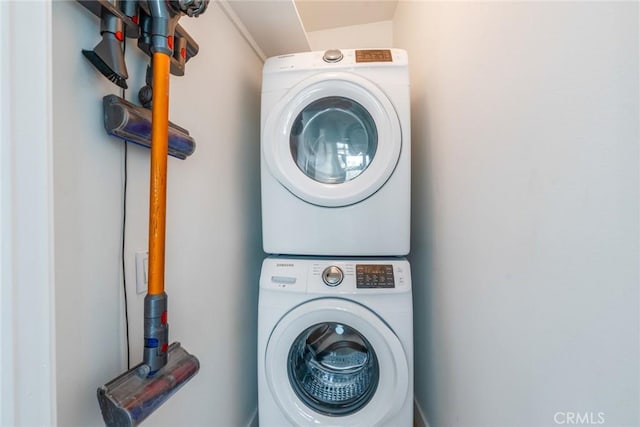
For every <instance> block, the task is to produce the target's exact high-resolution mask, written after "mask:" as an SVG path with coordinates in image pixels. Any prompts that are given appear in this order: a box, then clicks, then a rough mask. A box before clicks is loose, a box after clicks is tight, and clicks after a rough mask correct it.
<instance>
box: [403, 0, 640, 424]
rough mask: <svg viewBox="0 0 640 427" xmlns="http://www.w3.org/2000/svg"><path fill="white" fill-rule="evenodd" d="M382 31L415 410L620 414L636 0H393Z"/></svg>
mask: <svg viewBox="0 0 640 427" xmlns="http://www.w3.org/2000/svg"><path fill="white" fill-rule="evenodd" d="M394 37H395V39H394V42H395V45H396V47H401V48H406V49H408V50H409V58H410V63H411V77H412V85H413V86H412V109H413V110H412V120H413V129H412V130H413V147H414V151H413V171H414V176H413V221H412V227H413V229H412V231H413V240H412V253H411V257H410V259H411V261H412V265H413V279H414V283H415V287H414V290H415V313H416V319H415V322H416V324H415V331H416V337H415V339H416V347H415V349H416V350H415V360H416V390H415V393H416V397H417V399H418V402H419V404H420V405H421V406H422V408H423V409H424V410H425V412H426V415H427V418H428V421H429V423H430V425H431V427H441V426H491V427H497V426H511V427H512V426H536V427H540V426H552V425H555V424H556V423H562V422H566V421H567V418H566V414H564V413H566V412H578V413H580V416H581V417H584V414H585V413H587V414H588V415H589V416H591V419H590V420H591V422H596V423H598V422H599V421H600V418H599V417H598V416H599V413H602V418H603V420H604V422H605V423H606V424H605V425H607V426H632V425H638V424H639V423H640V417H639V414H638V402H639V399H640V394H639V389H638V387H639V385H638V384H639V381H638V380H639V378H640V377H639V374H640V372H639V360H640V351H639V342H638V340H639V335H640V334H639V333H640V330H639V324H640V318H639V305H638V302H639V294H638V283H639V277H638V271H639V259H640V257H639V249H638V237H639V234H638V232H639V230H638V218H639V209H638V177H639V176H638V172H639V164H638V160H639V157H638V154H639V153H638V140H639V125H638V118H639V105H638V104H639V102H638V97H639V91H638V89H639V87H638V75H639V74H638V73H639V71H640V70H639V66H638V52H639V51H638V4H637V3H607V2H582V3H581V2H577V3H564V2H522V3H520V2H518V3H515V2H511V3H505V2H488V3H484V2H482V3H480V2H477V3H457V2H400V3H399V5H398V9H397V11H396V16H395V20H394ZM554 417H556V418H555V419H554ZM574 420H575V419H574Z"/></svg>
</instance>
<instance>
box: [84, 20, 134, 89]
mask: <svg viewBox="0 0 640 427" xmlns="http://www.w3.org/2000/svg"><path fill="white" fill-rule="evenodd" d="M123 30H124V25H123V24H122V20H121V19H120V18H118V17H116V16H114V15H112V14H111V12H109V11H108V10H105V9H103V10H102V17H101V20H100V34H101V35H102V40H101V41H100V42H99V43H98V44H97V45H96V47H95V48H94V49H93V50H84V49H83V50H82V54H83V55H84V56H85V58H87V59H88V60H89V61H90V62H91V63H92V64H93V66H94V67H96V69H97V70H98V71H100V72H101V73H102V74H103V75H104V76H105V77H106V78H107V79H109V80H111V81H112V82H113V83H115V84H116V85H118V86H120V87H121V88H123V89H127V79H128V78H129V74H128V73H127V65H126V64H125V62H124V52H123V50H122V40H124V35H123V34H124V33H123Z"/></svg>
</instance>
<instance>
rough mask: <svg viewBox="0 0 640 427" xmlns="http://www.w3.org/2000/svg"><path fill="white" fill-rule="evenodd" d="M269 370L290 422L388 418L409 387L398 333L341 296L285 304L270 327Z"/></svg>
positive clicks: (336, 423)
mask: <svg viewBox="0 0 640 427" xmlns="http://www.w3.org/2000/svg"><path fill="white" fill-rule="evenodd" d="M264 371H265V375H266V382H267V384H268V387H269V390H270V393H271V395H272V396H273V398H274V400H275V402H276V403H277V405H278V407H279V408H280V411H281V412H282V414H284V415H285V416H286V417H287V418H288V420H289V422H290V423H291V425H309V422H310V420H313V422H314V425H317V426H333V427H355V426H359V427H362V426H372V425H389V423H388V422H387V420H389V419H390V417H393V416H394V415H395V414H396V413H397V411H399V410H400V408H401V407H402V406H403V405H404V403H405V402H406V399H407V395H408V393H409V390H410V388H409V386H410V379H409V366H408V364H407V355H406V354H405V350H404V348H403V345H402V343H401V342H400V340H399V339H398V337H397V336H396V335H395V334H394V332H393V331H392V330H391V329H390V328H389V326H388V325H387V324H386V323H385V322H384V321H383V320H382V319H380V318H379V317H378V316H377V315H376V314H375V313H374V312H372V311H371V310H369V309H368V308H367V307H364V306H362V305H360V304H358V303H355V302H353V301H347V300H343V299H339V298H319V299H315V300H311V301H308V302H304V303H302V304H300V305H298V306H296V307H295V308H293V309H292V310H290V311H288V312H287V313H286V314H285V315H284V316H283V317H282V318H281V319H280V321H278V323H277V324H276V326H275V327H274V329H273V330H272V331H271V334H270V336H269V339H268V342H267V347H266V352H265V354H264Z"/></svg>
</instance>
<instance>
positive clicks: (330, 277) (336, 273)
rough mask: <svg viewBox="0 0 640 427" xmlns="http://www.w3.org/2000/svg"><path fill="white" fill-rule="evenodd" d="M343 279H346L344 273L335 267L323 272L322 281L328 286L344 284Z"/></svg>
mask: <svg viewBox="0 0 640 427" xmlns="http://www.w3.org/2000/svg"><path fill="white" fill-rule="evenodd" d="M342 279H344V273H343V272H342V270H341V269H340V267H336V266H335V265H332V266H330V267H327V268H325V269H324V271H323V272H322V281H323V282H324V283H325V284H326V285H327V286H338V285H339V284H340V283H342Z"/></svg>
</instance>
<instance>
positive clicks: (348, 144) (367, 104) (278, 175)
mask: <svg viewBox="0 0 640 427" xmlns="http://www.w3.org/2000/svg"><path fill="white" fill-rule="evenodd" d="M267 111H268V114H267V115H266V117H265V119H264V123H263V127H262V132H261V145H262V158H263V159H264V164H265V166H266V171H268V173H270V174H271V175H272V176H273V178H275V179H276V180H277V181H278V182H279V183H280V184H281V185H283V186H284V187H285V188H286V189H287V190H289V191H290V192H291V193H292V194H293V195H295V196H296V197H298V198H300V199H301V200H303V201H305V202H308V203H311V204H314V205H318V206H326V207H340V206H348V205H352V204H355V203H359V202H361V201H363V200H365V199H366V198H367V197H369V196H371V195H372V194H374V193H375V192H376V191H378V190H379V189H380V188H381V187H382V186H383V185H384V184H385V183H386V182H387V180H388V179H389V177H390V176H391V174H392V173H393V171H394V169H395V167H396V164H397V163H398V159H399V158H400V152H401V148H402V133H401V129H400V121H399V120H398V115H397V113H396V110H395V108H394V106H393V104H392V103H391V101H390V100H389V98H387V96H386V94H385V93H384V92H382V91H381V89H380V88H379V87H378V86H376V85H375V84H374V83H372V82H370V81H369V80H367V79H365V78H363V77H361V76H357V75H354V74H351V73H321V74H317V75H314V76H312V77H309V78H307V79H305V80H303V81H301V82H300V83H298V84H297V85H295V86H294V87H292V88H291V89H289V90H288V91H287V92H286V94H284V95H283V96H282V98H280V99H279V100H278V101H277V102H276V103H275V104H273V106H271V107H270V108H268V109H267Z"/></svg>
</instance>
